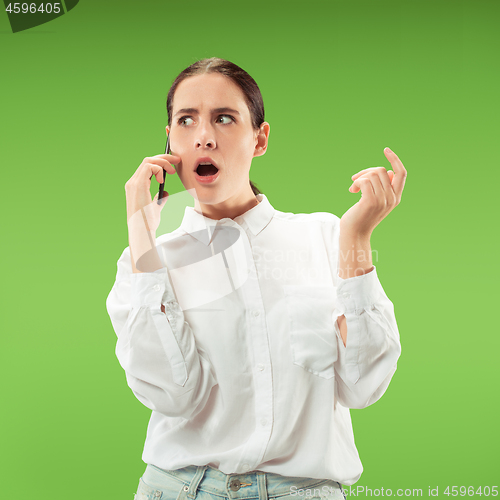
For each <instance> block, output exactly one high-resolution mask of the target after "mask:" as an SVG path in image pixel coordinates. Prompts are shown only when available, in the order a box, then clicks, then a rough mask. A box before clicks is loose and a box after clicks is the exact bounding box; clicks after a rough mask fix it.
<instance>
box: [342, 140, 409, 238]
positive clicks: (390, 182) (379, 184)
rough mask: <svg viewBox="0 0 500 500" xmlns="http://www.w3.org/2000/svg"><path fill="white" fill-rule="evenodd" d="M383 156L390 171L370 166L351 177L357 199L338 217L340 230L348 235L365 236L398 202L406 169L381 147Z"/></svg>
mask: <svg viewBox="0 0 500 500" xmlns="http://www.w3.org/2000/svg"><path fill="white" fill-rule="evenodd" d="M384 153H385V156H386V158H387V159H388V160H389V162H390V163H391V166H392V168H393V169H394V170H389V171H387V170H386V169H385V167H372V168H367V169H365V170H361V171H360V172H358V173H357V174H354V175H353V176H352V177H351V178H352V180H353V181H354V182H353V183H352V185H351V187H350V188H349V191H350V192H351V193H357V192H358V191H360V190H361V199H360V200H359V201H358V202H357V203H356V204H355V205H353V206H352V207H351V208H350V209H349V210H348V211H347V212H346V213H345V214H344V215H343V216H342V218H341V220H340V224H341V228H342V230H343V231H345V232H348V233H349V234H351V235H358V236H361V237H369V236H370V235H371V233H372V231H373V230H374V229H375V227H376V226H377V225H378V224H379V223H380V222H381V221H382V220H383V219H384V218H385V217H386V216H387V215H388V214H389V212H391V210H393V209H394V207H396V206H397V205H399V203H400V202H401V195H402V193H403V188H404V185H405V181H406V175H407V172H406V169H405V168H404V166H403V164H402V163H401V160H400V159H399V158H398V155H397V154H396V153H394V152H393V151H391V150H390V149H389V148H385V149H384Z"/></svg>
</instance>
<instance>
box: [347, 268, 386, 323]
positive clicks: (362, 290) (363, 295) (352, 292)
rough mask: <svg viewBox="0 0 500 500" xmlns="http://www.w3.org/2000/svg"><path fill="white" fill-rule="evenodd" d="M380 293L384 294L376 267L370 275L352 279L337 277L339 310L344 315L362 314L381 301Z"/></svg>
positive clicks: (366, 274)
mask: <svg viewBox="0 0 500 500" xmlns="http://www.w3.org/2000/svg"><path fill="white" fill-rule="evenodd" d="M380 292H382V294H383V293H384V292H383V289H382V285H381V284H380V281H379V279H378V276H377V268H376V267H375V266H373V269H372V270H371V271H370V272H369V273H365V274H362V275H360V276H353V277H352V278H347V279H343V278H341V277H340V276H339V275H337V309H339V310H340V311H341V312H342V313H345V312H354V313H360V312H361V311H362V310H363V309H364V308H365V307H369V306H371V305H372V304H374V303H376V302H377V301H378V300H379V298H380Z"/></svg>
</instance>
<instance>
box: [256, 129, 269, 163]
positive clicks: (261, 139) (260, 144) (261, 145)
mask: <svg viewBox="0 0 500 500" xmlns="http://www.w3.org/2000/svg"><path fill="white" fill-rule="evenodd" d="M270 128H271V127H270V125H269V123H267V122H264V123H263V124H262V125H261V126H260V129H259V131H258V132H257V135H256V137H255V140H256V141H257V144H256V145H255V150H254V153H253V156H254V157H255V156H262V155H263V154H264V153H265V152H266V150H267V144H268V142H269V130H270Z"/></svg>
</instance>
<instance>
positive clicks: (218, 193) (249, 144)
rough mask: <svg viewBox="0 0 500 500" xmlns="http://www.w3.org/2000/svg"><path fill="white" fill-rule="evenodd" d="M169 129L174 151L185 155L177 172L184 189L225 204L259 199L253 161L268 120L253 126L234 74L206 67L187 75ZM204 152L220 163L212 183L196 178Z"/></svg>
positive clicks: (264, 145)
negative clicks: (253, 181) (253, 185)
mask: <svg viewBox="0 0 500 500" xmlns="http://www.w3.org/2000/svg"><path fill="white" fill-rule="evenodd" d="M222 108H229V109H222ZM166 130H167V133H170V148H171V151H172V154H175V155H176V156H179V157H180V158H181V161H180V162H179V163H178V164H177V165H176V170H177V174H178V175H179V177H180V179H181V181H182V184H183V185H184V187H185V188H186V189H193V188H194V189H195V190H196V195H197V198H198V201H199V202H200V203H201V204H206V205H218V204H222V205H219V208H221V209H222V208H223V207H224V208H229V207H231V206H236V204H240V205H241V204H242V203H245V202H248V200H250V199H253V200H254V201H255V196H254V194H253V192H252V189H251V187H250V185H249V172H250V166H251V162H252V158H253V157H254V156H260V155H262V154H264V153H265V150H266V148H267V139H268V136H269V124H268V123H264V124H262V125H261V127H260V130H254V129H253V128H252V122H251V117H250V110H249V109H248V106H247V104H246V102H245V98H244V95H243V92H242V91H241V89H240V88H239V87H238V86H237V85H236V84H235V83H234V82H233V81H232V80H231V79H230V78H228V77H225V76H224V75H221V74H219V73H207V74H202V75H196V76H191V77H189V78H186V79H185V80H183V81H182V82H181V83H180V84H179V86H178V87H177V89H176V91H175V95H174V99H173V106H172V122H171V128H170V129H169V127H166ZM202 157H209V158H210V159H211V160H212V161H213V163H215V164H216V166H217V167H218V168H219V172H218V177H217V178H216V179H215V180H214V181H213V182H211V183H209V184H207V183H202V182H201V181H200V180H198V179H197V175H196V167H197V165H198V163H199V159H200V158H202ZM213 208H214V209H216V208H217V207H213ZM208 212H210V210H209V211H208ZM209 216H210V215H209Z"/></svg>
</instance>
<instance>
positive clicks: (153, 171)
mask: <svg viewBox="0 0 500 500" xmlns="http://www.w3.org/2000/svg"><path fill="white" fill-rule="evenodd" d="M180 161H181V157H180V156H176V155H172V154H160V155H156V156H147V157H146V158H144V160H143V161H142V163H141V164H140V165H139V168H138V169H137V170H136V171H135V173H134V175H133V176H132V177H131V178H130V179H129V180H128V181H127V182H126V184H125V194H126V197H127V222H129V221H130V218H131V217H132V216H133V215H134V214H137V213H138V212H139V211H140V210H141V209H143V208H145V207H146V206H148V205H149V208H148V209H147V220H148V223H149V224H150V228H151V230H153V228H154V230H156V229H157V228H158V226H159V223H160V211H161V209H162V208H163V206H164V205H165V203H163V202H162V204H161V205H158V204H157V203H156V200H157V199H158V194H156V196H155V197H154V199H153V202H154V203H153V202H152V200H151V193H150V187H151V178H152V177H153V176H155V178H156V180H157V181H158V183H160V184H161V183H162V182H163V170H166V172H167V174H171V175H172V174H175V173H176V170H175V168H174V167H173V166H172V165H176V164H177V163H179V162H180ZM165 184H166V182H165ZM167 196H168V192H167V191H166V190H165V191H164V192H163V198H166V197H167ZM163 198H162V199H163ZM156 207H157V209H156ZM136 217H137V216H136ZM156 219H158V221H157V222H158V224H157V225H156V224H155V222H156ZM155 225H156V227H154V226H155ZM151 226H152V227H151Z"/></svg>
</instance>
